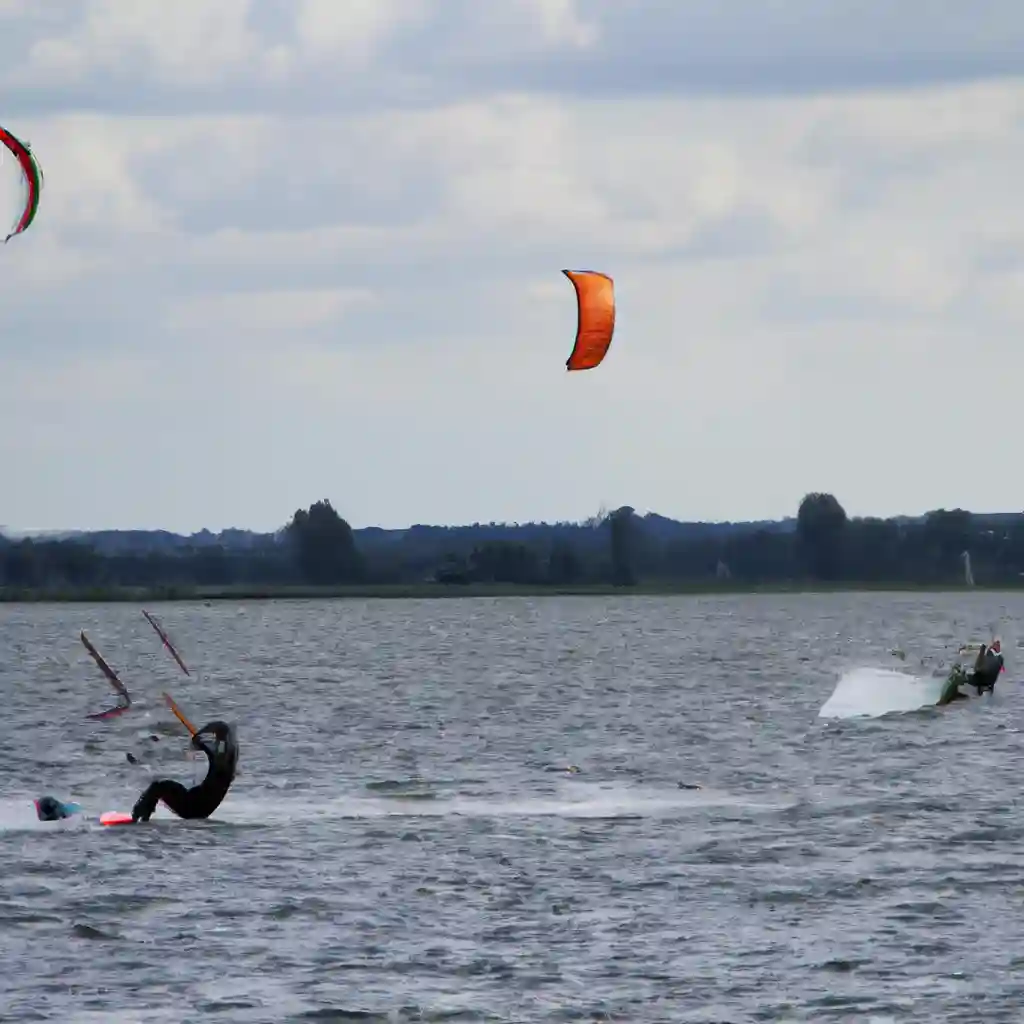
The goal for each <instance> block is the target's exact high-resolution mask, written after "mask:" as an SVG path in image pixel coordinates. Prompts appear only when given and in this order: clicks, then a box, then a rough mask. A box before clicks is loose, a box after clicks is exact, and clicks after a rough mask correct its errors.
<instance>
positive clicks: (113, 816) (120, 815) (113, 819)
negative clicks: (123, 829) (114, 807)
mask: <svg viewBox="0 0 1024 1024" xmlns="http://www.w3.org/2000/svg"><path fill="white" fill-rule="evenodd" d="M100 824H101V825H131V824H132V816H131V815H130V814H125V813H124V811H105V812H104V813H103V814H101V815H100Z"/></svg>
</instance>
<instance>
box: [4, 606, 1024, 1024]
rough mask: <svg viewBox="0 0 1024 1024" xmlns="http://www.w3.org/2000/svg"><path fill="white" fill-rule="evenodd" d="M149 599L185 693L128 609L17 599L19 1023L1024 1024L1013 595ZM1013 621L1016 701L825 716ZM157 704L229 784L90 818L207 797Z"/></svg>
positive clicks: (7, 694) (13, 983)
mask: <svg viewBox="0 0 1024 1024" xmlns="http://www.w3.org/2000/svg"><path fill="white" fill-rule="evenodd" d="M151 610H152V611H154V612H155V613H156V614H157V615H158V616H159V618H160V620H161V621H162V622H163V624H164V625H165V627H166V628H167V629H168V631H169V632H170V634H171V636H172V639H173V640H174V641H175V643H176V644H177V645H178V647H179V649H180V651H181V653H182V655H183V656H184V658H185V660H186V662H187V663H188V664H189V666H190V668H192V669H193V672H194V673H195V674H196V678H194V679H187V678H186V677H184V676H183V675H182V674H181V673H180V671H179V670H178V668H177V667H176V666H175V664H174V662H173V661H171V659H170V658H169V657H168V656H167V654H166V652H164V651H163V650H162V649H161V648H160V645H159V641H158V640H157V638H156V637H155V635H154V634H153V632H152V630H151V629H150V627H149V626H148V625H147V623H146V621H145V620H144V619H143V617H142V615H141V614H140V609H139V608H138V607H137V606H123V605H106V606H85V605H65V606H6V607H0V697H2V701H3V714H2V716H0V780H2V790H0V1020H3V1021H60V1022H62V1024H72V1022H79V1021H82V1022H85V1021H97V1022H100V1021H102V1022H129V1021H130V1022H135V1021H146V1022H165V1021H166V1022H174V1024H186V1022H192V1021H204V1022H213V1024H216V1022H236V1021H245V1022H250V1021H268V1022H270V1021H273V1022H310V1024H313V1022H329V1021H350V1020H358V1021H463V1022H472V1021H517V1022H518V1021H522V1022H547V1021H552V1022H555V1021H558V1022H571V1021H598V1020H603V1021H620V1022H633V1024H635V1022H645V1021H686V1022H691V1021H692V1022H705V1024H710V1022H721V1024H724V1022H729V1024H740V1022H743V1024H745V1022H755V1021H756V1022H769V1021H775V1022H787V1021H865V1022H870V1021H875V1022H890V1021H891V1022H904V1021H922V1022H923V1021H929V1022H936V1021H942V1022H946V1024H950V1022H957V1021H963V1022H971V1024H977V1022H979V1021H985V1022H986V1024H997V1022H1002V1021H1005V1022H1013V1024H1019V1021H1020V1020H1021V1019H1022V1013H1024V1010H1022V1007H1024V969H1022V968H1024V915H1022V913H1021V909H1022V908H1021V904H1022V902H1024V901H1022V894H1024V849H1022V846H1021V839H1022V836H1024V817H1022V815H1021V811H1020V807H1019V804H1018V795H1019V792H1020V788H1021V775H1022V769H1024V759H1022V755H1021V751H1022V739H1021V735H1020V726H1021V708H1022V706H1024V699H1022V694H1021V692H1020V684H1019V683H1018V682H1017V680H1018V679H1019V678H1020V673H1019V667H1018V654H1019V652H1018V650H1017V645H1016V634H1015V624H1016V622H1017V621H1018V620H1019V619H1020V617H1021V613H1022V612H1024V595H1022V596H1015V595H1005V594H972V595H966V596H956V595H864V594H862V595H834V596H801V597H784V598H779V597H756V598H752V597H747V598H744V597H737V598H728V599H726V598H716V599H706V598H704V599H698V598H682V597H680V598H667V599H661V598H629V597H623V598H565V599H559V598H548V599H522V600H514V599H507V600H505V599H493V600H487V599H482V600H451V601H420V602H416V601H366V602H360V601H337V602H293V603H292V602H275V603H249V604H244V605H239V604H215V605H214V606H212V607H204V606H202V605H199V604H193V605H157V606H154V607H153V608H152V609H151ZM993 626H995V628H996V629H998V630H1000V631H1001V632H1002V636H1003V640H1004V650H1005V653H1006V655H1007V672H1006V674H1005V675H1004V676H1003V677H1002V680H1001V682H1000V684H999V685H998V686H997V689H996V694H995V696H994V697H993V698H984V699H980V700H972V701H969V702H963V703H962V704H959V705H953V706H951V707H950V708H946V709H934V708H926V709H924V710H919V711H912V712H906V713H896V714H889V715H885V716H882V717H874V718H853V719H845V720H843V721H833V720H829V719H825V718H820V717H819V711H820V710H821V709H822V707H823V705H825V704H826V702H827V701H828V700H829V698H830V696H831V695H832V694H833V691H835V690H836V687H837V682H838V681H839V679H840V677H841V676H843V674H844V673H847V672H848V671H849V670H851V669H855V668H856V667H857V666H865V665H868V666H871V665H878V666H888V667H893V659H892V658H891V657H889V656H888V654H887V651H888V649H889V648H891V647H893V646H894V645H903V646H905V647H906V648H907V650H908V655H909V657H908V662H910V661H913V659H914V658H915V657H918V656H923V655H926V654H930V653H933V652H935V651H937V650H939V649H940V648H942V647H944V646H945V647H949V646H950V645H952V646H955V645H956V643H958V642H959V641H962V640H970V639H985V638H987V636H986V635H987V633H988V631H989V630H990V629H991V628H992V627H993ZM81 628H84V629H85V630H86V632H87V633H88V635H89V637H90V638H91V639H92V640H93V641H94V642H95V643H96V645H97V646H98V647H99V649H100V651H101V652H102V653H103V654H104V655H105V656H106V657H107V659H108V660H109V661H110V663H111V664H112V665H113V666H114V668H115V669H117V670H118V671H119V672H120V673H121V675H122V678H123V679H124V680H125V681H126V683H127V684H128V686H129V688H130V689H131V690H132V691H133V695H134V696H135V698H136V700H137V701H138V704H139V706H138V707H137V708H136V709H135V710H133V711H132V712H130V713H129V714H127V715H125V716H123V717H121V718H120V719H116V720H112V721H107V722H90V721H87V720H86V719H85V717H84V716H85V714H86V713H87V712H89V711H94V710H96V709H98V708H99V707H102V706H103V705H104V704H108V703H110V702H111V698H112V694H111V691H110V690H109V688H108V687H107V685H106V683H105V682H104V681H103V679H102V677H101V676H100V675H99V673H98V672H97V671H96V669H95V667H94V666H93V665H92V663H91V662H90V661H89V659H88V656H87V655H86V654H85V652H84V650H83V649H82V647H81V645H80V644H79V641H78V630H79V629H81ZM164 688H166V689H167V690H169V691H170V692H171V693H172V694H173V696H174V697H175V698H176V699H177V700H178V702H179V703H180V704H181V706H182V708H183V709H184V710H185V711H186V713H187V714H189V715H190V716H191V717H192V718H193V720H195V721H196V723H197V724H200V723H201V722H203V721H206V720H207V719H210V718H214V717H228V718H231V719H232V720H234V721H235V722H236V723H237V726H238V730H239V738H240V745H241V761H240V771H239V776H238V779H237V781H236V783H235V786H234V787H233V789H232V790H231V792H230V793H229V794H228V797H227V799H226V800H225V802H224V803H223V804H222V806H221V808H220V810H219V811H218V812H217V813H216V815H215V816H214V819H212V820H211V821H208V822H197V823H194V822H182V821H178V820H176V819H172V818H170V816H169V815H168V814H167V812H166V811H164V810H163V809H161V811H159V812H158V815H157V817H155V818H154V819H153V821H152V822H151V823H150V824H149V825H148V826H136V827H125V828H116V829H101V828H100V827H98V825H97V824H96V823H95V820H94V819H95V817H96V816H97V815H98V814H99V813H100V812H101V811H104V810H112V809H116V810H128V809H130V807H131V805H132V803H133V802H134V800H135V798H136V796H137V795H138V793H139V792H140V791H141V790H142V788H143V787H144V786H145V784H146V782H147V781H148V778H149V773H150V772H151V771H159V772H162V773H168V774H172V775H174V776H175V777H178V778H180V779H182V780H183V781H186V782H189V781H198V779H199V778H200V777H201V773H202V770H203V765H202V764H200V763H198V762H196V761H193V760H190V759H187V758H186V757H185V753H184V752H185V750H186V745H185V742H184V741H183V740H182V738H181V736H182V733H181V730H180V729H176V728H175V727H174V725H173V721H172V719H171V718H170V715H169V714H168V712H167V711H166V709H165V708H164V707H163V705H162V704H161V701H160V696H159V694H160V690H161V689H164ZM847 696H849V695H847ZM150 733H153V734H154V735H157V736H160V737H161V739H160V740H159V742H153V741H151V740H150V739H148V738H147V737H148V735H149V734H150ZM127 752H134V753H135V754H136V755H137V756H138V757H139V758H140V759H141V760H145V759H148V760H149V765H148V767H147V766H146V765H145V764H143V765H141V766H140V765H132V764H130V763H129V762H128V760H127V759H126V756H125V755H126V753H127ZM568 765H574V766H577V767H578V768H579V771H578V772H574V773H568V772H566V771H564V770H562V769H564V768H565V767H566V766H568ZM680 782H683V783H686V784H689V785H699V786H700V787H702V788H700V789H681V788H679V783H680ZM41 793H52V794H54V795H56V796H58V797H60V798H62V799H75V800H77V801H78V802H80V803H81V804H82V805H83V806H84V807H85V809H86V817H85V819H84V820H82V821H77V822H75V821H72V822H67V823H56V824H43V823H39V822H37V821H36V820H35V817H34V812H33V809H32V805H31V800H32V798H33V797H35V796H38V795H40V794H41Z"/></svg>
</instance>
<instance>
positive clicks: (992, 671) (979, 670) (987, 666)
mask: <svg viewBox="0 0 1024 1024" xmlns="http://www.w3.org/2000/svg"><path fill="white" fill-rule="evenodd" d="M1002 670H1003V655H1002V652H1001V651H995V650H993V649H992V648H991V647H989V648H987V649H986V648H982V649H981V651H979V652H978V660H977V661H976V662H975V663H974V671H973V672H972V673H971V676H970V678H969V679H968V680H967V681H968V682H969V683H970V684H971V686H973V687H974V688H975V689H976V690H977V691H978V693H979V694H980V693H983V692H984V691H985V690H988V691H989V692H991V691H993V690H994V689H995V686H996V680H998V678H999V673H1000V672H1002Z"/></svg>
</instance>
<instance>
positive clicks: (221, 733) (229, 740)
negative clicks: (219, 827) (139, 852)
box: [132, 721, 238, 821]
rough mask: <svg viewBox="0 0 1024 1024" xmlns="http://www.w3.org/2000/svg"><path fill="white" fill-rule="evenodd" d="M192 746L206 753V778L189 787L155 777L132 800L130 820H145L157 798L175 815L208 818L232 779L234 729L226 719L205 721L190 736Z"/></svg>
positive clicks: (235, 749)
mask: <svg viewBox="0 0 1024 1024" xmlns="http://www.w3.org/2000/svg"><path fill="white" fill-rule="evenodd" d="M204 737H212V739H207V738H204ZM192 746H194V747H196V748H198V749H199V750H201V751H202V752H203V753H204V754H206V757H207V759H208V760H209V762H210V767H209V769H208V770H207V772H206V778H205V779H203V781H202V782H200V783H199V785H198V786H193V787H192V788H191V789H186V787H185V786H183V785H182V784H181V783H180V782H176V781H175V780H174V779H156V780H155V781H153V782H151V783H150V784H149V785H148V786H147V787H146V789H145V791H144V792H143V793H142V795H141V796H140V797H139V799H138V800H136V801H135V806H134V807H133V808H132V820H133V821H149V817H150V815H151V814H152V813H153V812H154V811H155V810H156V805H157V802H158V801H160V800H163V802H164V803H165V804H166V805H167V806H168V807H169V808H170V809H171V810H172V811H173V812H174V813H175V814H176V815H178V817H179V818H208V817H209V816H210V815H211V814H213V812H214V811H215V810H217V808H218V807H219V806H220V802H221V801H222V800H223V799H224V797H225V796H226V795H227V791H228V789H230V787H231V783H232V782H234V779H235V767H236V766H237V764H238V740H237V738H236V736H235V730H234V729H233V728H232V727H231V726H230V725H228V724H227V723H226V722H220V721H214V722H208V723H207V724H206V725H204V726H203V727H202V729H200V730H199V731H198V732H197V733H196V734H195V735H194V736H193V737H192Z"/></svg>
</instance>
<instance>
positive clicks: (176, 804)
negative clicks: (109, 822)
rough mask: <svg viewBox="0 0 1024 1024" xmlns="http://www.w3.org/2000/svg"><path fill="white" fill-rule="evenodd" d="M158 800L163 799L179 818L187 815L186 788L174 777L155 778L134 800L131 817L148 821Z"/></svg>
mask: <svg viewBox="0 0 1024 1024" xmlns="http://www.w3.org/2000/svg"><path fill="white" fill-rule="evenodd" d="M160 800H163V802H164V803H165V804H166V805H167V806H168V807H169V808H170V809H171V810H172V811H173V812H174V813H175V814H177V815H178V817H179V818H185V817H188V804H189V800H188V790H187V789H186V788H185V787H184V786H183V785H182V784H181V783H180V782H175V780H174V779H156V780H155V781H153V782H151V783H150V784H149V785H148V786H147V787H146V789H145V791H144V792H143V794H142V796H140V797H139V799H138V800H136V801H135V806H134V807H133V808H132V818H134V820H135V821H140V820H141V821H149V818H150V815H152V813H153V812H154V811H155V810H156V805H157V803H158V802H159V801H160Z"/></svg>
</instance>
